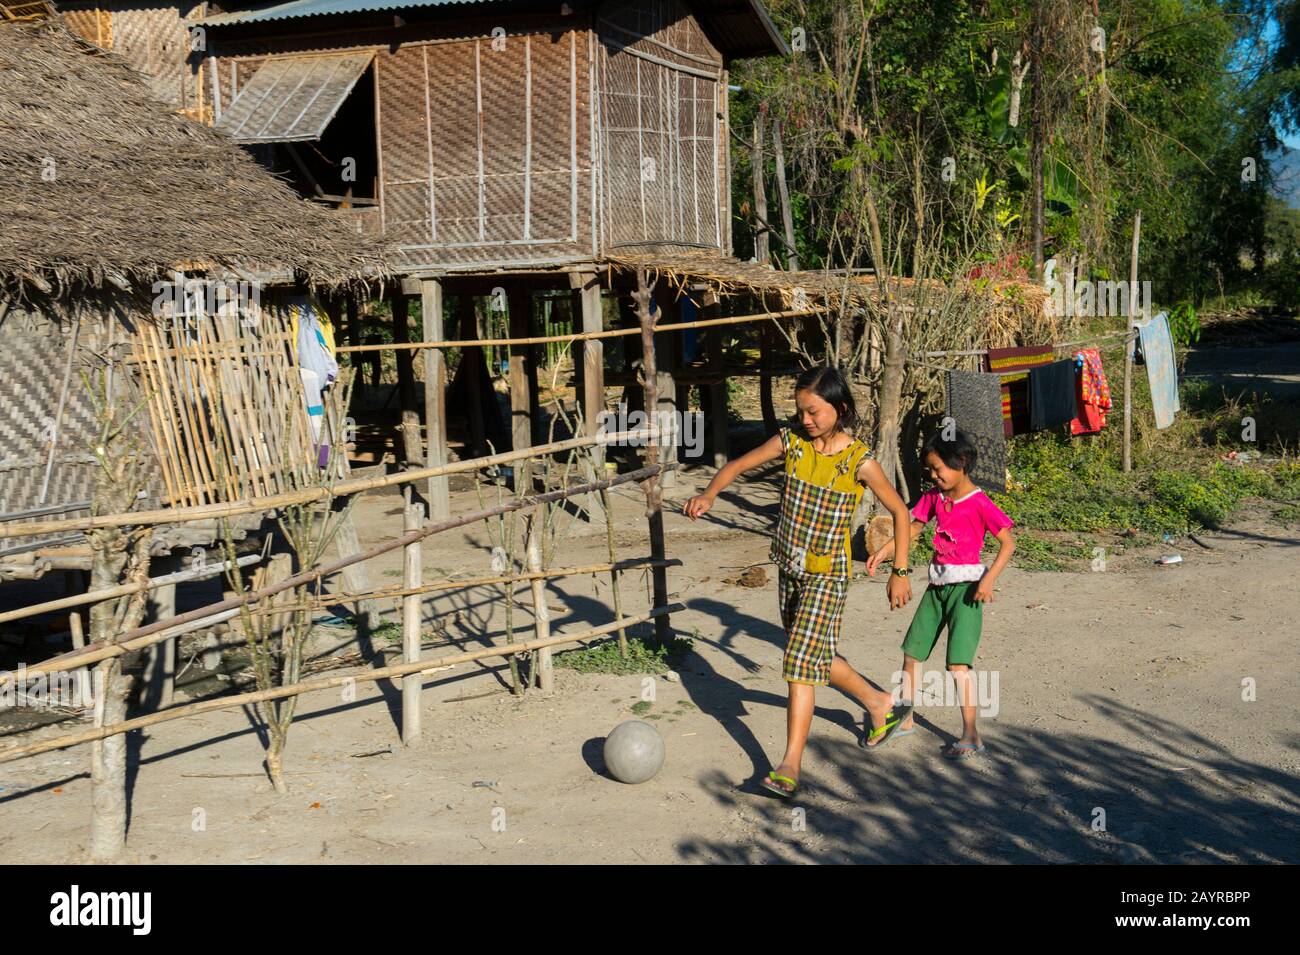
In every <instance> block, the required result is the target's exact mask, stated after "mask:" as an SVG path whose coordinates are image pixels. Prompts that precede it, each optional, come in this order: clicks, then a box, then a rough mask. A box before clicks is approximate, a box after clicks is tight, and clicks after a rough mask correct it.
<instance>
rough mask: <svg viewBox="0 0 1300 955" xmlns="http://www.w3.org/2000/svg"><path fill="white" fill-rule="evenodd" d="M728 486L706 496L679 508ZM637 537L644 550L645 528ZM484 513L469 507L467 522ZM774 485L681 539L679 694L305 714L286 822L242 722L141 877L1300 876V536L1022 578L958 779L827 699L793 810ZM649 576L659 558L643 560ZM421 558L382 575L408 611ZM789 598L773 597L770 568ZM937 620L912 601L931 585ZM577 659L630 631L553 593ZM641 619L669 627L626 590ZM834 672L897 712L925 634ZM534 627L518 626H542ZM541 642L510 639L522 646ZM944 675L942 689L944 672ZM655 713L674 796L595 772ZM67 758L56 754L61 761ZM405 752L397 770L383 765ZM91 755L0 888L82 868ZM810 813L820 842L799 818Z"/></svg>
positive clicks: (194, 781)
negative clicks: (329, 868) (634, 873)
mask: <svg viewBox="0 0 1300 955" xmlns="http://www.w3.org/2000/svg"><path fill="white" fill-rule="evenodd" d="M705 477H707V475H706V474H704V473H703V472H701V473H696V474H691V475H687V476H685V480H684V481H683V482H682V483H681V484H679V486H678V487H677V488H676V489H674V490H673V491H672V492H670V498H671V499H674V500H677V501H680V500H682V499H683V498H684V497H685V496H686V494H687V493H689V492H690V488H691V487H692V486H694V485H695V484H696V483H698V482H702V481H703V480H704V478H705ZM633 493H635V492H630V493H629V494H626V495H623V496H622V497H621V498H620V500H619V504H618V506H619V508H620V509H621V514H620V520H621V521H622V522H623V524H624V526H627V527H629V528H635V527H638V526H639V525H640V524H641V523H642V522H641V521H640V520H639V519H638V515H639V512H640V509H641V504H640V502H639V501H637V500H636V499H635V497H633V496H632V494H633ZM458 497H463V498H464V500H463V501H460V502H459V503H463V504H464V505H465V506H470V503H471V501H472V499H473V498H472V495H458ZM775 501H776V497H775V490H774V488H773V486H772V484H771V483H770V482H768V481H766V480H763V479H761V478H760V479H757V480H755V481H752V482H749V483H747V484H739V485H737V486H736V487H734V488H733V489H732V491H731V492H729V493H728V494H727V495H725V499H724V500H722V501H720V502H719V505H718V506H717V508H716V509H715V511H714V512H712V513H711V514H710V515H709V516H708V519H707V520H702V521H701V522H700V523H698V524H696V525H691V524H690V523H689V522H688V521H686V520H685V519H683V518H681V517H680V516H677V515H674V516H672V517H670V519H669V520H668V534H669V550H670V553H671V555H672V556H675V557H679V558H681V559H682V560H683V563H684V566H683V567H681V568H676V569H674V570H672V571H671V572H670V589H671V590H672V591H673V593H674V594H676V595H677V597H676V599H680V600H683V601H685V602H686V603H687V605H688V608H689V609H688V610H687V612H684V613H680V614H677V615H676V616H674V618H673V623H674V626H675V627H676V628H677V629H678V630H679V631H681V632H684V633H685V634H687V635H691V634H694V635H695V636H694V639H695V652H694V653H692V654H691V655H689V656H688V657H687V658H686V660H685V661H684V662H683V663H682V664H681V668H680V673H679V674H678V678H677V680H676V681H673V680H669V679H665V678H662V677H660V678H651V679H649V680H648V682H643V681H645V679H646V678H643V677H639V676H636V677H620V676H596V675H582V674H577V673H574V672H571V671H566V670H560V671H558V672H557V690H556V692H555V693H554V694H553V695H551V696H549V697H543V696H541V695H540V694H535V693H534V694H530V695H528V696H527V697H526V698H524V699H522V700H516V699H514V698H513V697H511V696H510V695H508V694H507V693H506V692H504V689H503V687H504V677H503V667H501V666H500V665H498V664H495V663H493V664H492V665H490V666H488V665H483V666H461V667H458V668H456V669H455V670H453V671H450V672H446V673H438V674H434V675H432V676H430V677H429V679H428V681H427V683H426V686H427V689H426V692H425V698H426V706H425V713H424V725H425V727H426V730H425V739H424V741H423V743H422V744H421V745H420V746H419V747H417V748H414V749H411V750H408V751H404V750H402V749H401V747H400V744H397V743H396V739H397V727H398V725H399V724H400V718H399V713H398V709H397V707H398V692H397V690H396V689H395V688H394V687H392V686H390V685H388V684H383V685H381V686H375V685H373V684H366V685H362V686H361V687H358V692H357V699H356V700H355V701H353V702H343V701H342V700H341V699H340V697H338V696H336V695H334V694H333V693H332V692H331V693H324V694H317V695H313V696H308V697H304V698H303V704H302V707H301V708H300V711H299V712H300V713H301V716H300V717H299V719H298V722H297V723H296V724H295V726H294V729H293V733H292V737H291V741H290V748H289V752H288V754H287V758H286V766H287V769H288V771H289V772H290V774H291V775H290V777H289V781H290V785H291V787H292V792H291V793H290V794H289V795H287V796H279V797H277V796H276V795H275V794H274V793H273V792H272V791H271V789H270V787H269V785H268V783H267V782H266V780H265V778H264V777H262V776H260V775H257V774H258V771H259V766H260V762H261V758H262V747H261V743H260V742H259V739H258V735H257V732H256V731H255V729H254V728H253V726H252V725H251V724H250V722H249V720H248V718H247V717H246V716H245V715H244V714H243V713H241V712H238V711H236V712H223V713H216V714H208V715H205V716H202V717H199V718H197V719H192V720H185V721H178V722H173V723H168V724H163V725H160V726H157V727H154V728H151V729H150V730H148V731H147V732H146V733H144V734H142V738H138V739H137V738H133V741H132V752H133V754H134V757H135V758H136V759H137V760H138V762H137V764H136V768H135V771H134V773H133V777H132V780H131V783H132V794H133V796H132V804H131V811H132V816H131V832H130V858H132V859H135V860H139V861H145V862H148V861H158V862H314V861H320V862H411V863H415V862H423V863H429V862H439V863H448V862H627V863H636V862H717V861H723V862H766V861H778V860H782V861H858V862H952V861H969V862H1130V863H1133V862H1175V863H1177V862H1216V861H1224V862H1227V861H1231V862H1262V861H1286V862H1296V861H1300V730H1297V724H1296V713H1297V709H1298V707H1297V704H1298V703H1300V681H1298V680H1297V679H1296V673H1297V670H1298V669H1300V642H1298V641H1297V640H1296V632H1295V623H1294V621H1295V620H1297V619H1298V618H1300V595H1298V594H1297V591H1296V586H1295V585H1296V579H1297V573H1296V570H1297V566H1298V564H1297V559H1298V558H1300V533H1297V531H1296V530H1295V529H1291V530H1286V529H1283V528H1278V527H1276V526H1272V525H1270V524H1268V523H1267V522H1265V521H1263V520H1250V519H1246V520H1243V521H1241V522H1239V523H1238V524H1237V525H1235V526H1234V527H1233V528H1232V530H1230V531H1227V532H1223V533H1219V534H1213V535H1209V536H1207V537H1205V538H1204V539H1205V541H1206V543H1208V544H1210V545H1211V546H1212V547H1213V549H1212V550H1206V549H1203V548H1201V547H1198V546H1196V545H1194V544H1191V543H1190V542H1186V541H1182V542H1176V543H1175V545H1174V546H1175V547H1177V548H1178V549H1179V550H1180V552H1181V553H1182V555H1183V557H1184V558H1185V562H1184V563H1183V564H1182V565H1179V566H1173V567H1156V566H1154V565H1153V564H1152V563H1151V558H1152V557H1153V556H1155V555H1154V554H1150V553H1143V554H1135V553H1126V554H1122V555H1112V556H1111V558H1110V560H1109V561H1108V563H1107V566H1106V570H1104V571H1101V572H1090V573H1057V574H1034V573H1027V572H1023V571H1018V570H1015V569H1012V570H1010V571H1009V572H1008V573H1007V574H1005V575H1004V577H1003V580H1002V583H1001V587H1000V591H999V593H998V596H997V600H996V602H995V603H994V604H992V605H991V606H990V607H989V609H988V611H987V616H986V623H985V637H984V640H983V644H982V646H981V649H980V656H979V658H978V660H977V666H979V667H980V668H981V669H982V670H983V671H984V672H985V674H986V676H985V678H984V679H985V681H986V682H985V687H986V688H987V689H988V690H990V691H991V690H992V689H993V688H994V687H996V691H997V692H996V695H994V696H991V697H990V698H989V703H990V705H991V708H996V715H990V716H989V717H988V718H987V719H986V720H985V722H984V735H985V737H986V742H987V743H988V751H987V753H986V754H985V755H984V756H983V757H982V758H979V759H977V760H973V761H970V762H968V763H964V764H959V765H953V764H951V763H949V762H947V761H945V760H943V759H942V758H940V756H939V751H940V749H941V747H942V745H943V744H944V743H945V742H946V741H948V740H950V739H951V738H952V737H953V735H954V733H955V732H956V731H957V730H958V727H959V717H958V715H957V713H956V711H955V710H953V709H952V708H950V707H944V706H941V705H940V706H925V707H923V708H922V709H921V711H920V716H919V727H920V731H919V732H917V733H916V734H915V735H913V736H911V737H909V738H906V739H901V740H897V741H895V742H891V743H890V744H889V745H888V746H887V747H886V748H885V749H883V750H880V751H877V752H871V753H866V752H864V751H863V750H862V749H860V748H859V747H858V744H857V741H858V737H859V736H860V734H861V722H862V712H861V710H860V709H859V708H858V707H857V706H856V705H855V704H853V703H852V701H850V700H847V699H845V698H844V697H842V696H840V695H839V694H837V693H835V692H833V691H829V690H826V691H821V692H820V693H819V697H818V710H817V719H816V721H815V723H814V726H813V736H812V741H811V745H810V749H809V752H808V757H807V759H806V761H805V765H804V777H803V780H804V785H805V791H804V793H803V795H802V797H801V799H800V800H799V802H798V803H797V804H795V805H792V804H790V803H785V802H780V801H776V800H774V799H773V798H771V797H768V796H766V795H764V794H762V792H761V790H759V789H758V788H757V787H756V786H755V785H754V780H755V779H756V777H758V776H760V775H761V774H762V773H765V772H766V771H767V769H768V768H770V766H771V765H772V760H774V759H778V758H779V756H780V750H781V747H782V743H783V739H784V723H785V712H784V684H783V683H782V682H781V678H780V662H781V646H782V639H783V635H782V632H781V630H780V628H779V626H778V615H777V608H776V596H775V581H774V580H773V579H772V576H773V575H772V574H771V573H770V572H769V573H768V580H767V582H766V584H765V585H763V586H762V587H758V588H746V587H740V586H736V585H733V584H729V583H724V581H723V578H727V577H734V576H735V575H736V574H737V573H738V572H739V570H740V569H743V568H744V567H745V566H747V565H750V564H754V563H758V562H761V561H764V560H765V559H766V551H767V537H766V533H767V529H768V528H769V527H770V525H771V521H772V518H773V516H774V508H775ZM399 503H400V499H398V498H396V497H392V496H380V497H370V498H366V499H364V500H363V502H362V503H361V505H360V507H361V512H360V513H361V516H360V519H359V521H358V524H359V526H360V527H361V528H362V531H363V543H367V542H369V541H373V540H378V539H380V538H381V537H384V536H389V535H393V534H396V533H397V532H398V531H399V528H400V524H399V522H400V517H399V516H396V513H395V508H396V506H397V504H399ZM582 530H583V531H585V533H583V532H580V531H576V530H575V531H574V532H572V533H571V534H570V535H569V536H568V537H567V538H566V540H565V542H564V543H563V545H562V547H561V550H560V555H561V556H560V557H559V558H558V562H559V563H562V564H579V563H586V562H589V561H599V560H602V559H603V550H604V541H603V536H602V535H600V534H598V533H593V532H592V529H590V528H583V529H582ZM620 544H621V545H625V547H626V549H627V551H628V552H631V553H644V552H645V551H646V544H645V541H644V539H641V538H639V537H638V536H637V535H635V534H621V535H620ZM400 559H401V558H400V555H398V556H393V555H390V559H389V561H388V563H387V564H380V565H379V566H378V567H377V569H376V573H377V574H378V575H379V582H380V583H386V582H391V580H386V579H385V577H384V571H385V570H387V571H389V574H388V577H390V578H391V577H393V576H394V574H395V572H397V571H398V569H399V568H400ZM488 563H489V557H488V553H487V548H486V541H485V540H484V539H483V537H482V535H481V534H479V533H478V532H477V531H475V532H474V533H471V534H461V533H460V532H458V533H457V535H456V537H455V539H454V540H452V539H451V538H450V535H445V536H444V537H439V538H436V539H435V541H431V542H429V543H428V544H426V549H425V557H424V564H425V568H426V571H427V572H429V573H430V574H432V573H433V571H432V570H430V568H441V569H442V570H443V571H453V570H454V571H458V572H462V573H467V574H468V573H475V574H477V573H486V572H487V567H488ZM769 571H770V568H769ZM918 591H919V587H918ZM550 596H551V599H552V603H553V606H552V611H551V613H552V617H553V618H554V624H553V626H554V628H555V630H556V631H557V632H562V631H565V630H567V631H570V632H573V631H577V630H581V629H584V628H585V627H587V626H589V625H591V624H592V623H600V622H604V621H606V620H608V619H610V616H609V610H608V609H607V607H608V593H607V589H606V585H605V583H604V582H603V581H602V582H595V581H593V580H592V579H590V578H570V579H568V580H565V581H562V582H559V583H558V584H557V585H556V586H554V587H552V588H551V589H550ZM491 598H492V595H491V594H490V593H489V592H487V591H486V590H476V591H472V592H469V593H463V594H459V595H456V596H455V597H443V598H441V599H440V600H438V601H432V600H431V601H430V602H429V603H428V604H427V605H426V610H425V614H426V619H427V620H429V621H430V622H432V620H433V619H434V618H439V619H441V620H442V622H443V623H445V624H446V630H445V632H444V633H443V634H442V635H440V636H437V637H431V638H430V646H429V648H428V649H427V651H426V653H427V654H428V655H429V656H436V655H438V654H440V653H447V652H450V651H452V650H454V649H455V648H456V647H473V646H480V645H484V644H485V643H487V642H495V641H500V640H501V639H502V636H501V628H502V614H501V613H500V611H499V610H494V604H497V603H499V601H495V600H493V599H491ZM625 600H626V603H627V604H628V605H629V611H633V610H636V609H639V608H642V607H644V606H645V604H646V595H645V590H644V585H643V584H641V583H640V582H639V581H637V580H635V579H634V578H629V580H628V583H627V585H626V591H625ZM848 613H849V616H848V618H847V620H846V625H845V638H844V641H843V645H842V647H841V650H842V652H843V653H844V654H845V655H846V656H847V657H848V659H849V661H850V662H851V663H853V664H854V665H855V666H856V667H858V668H859V669H860V670H861V671H863V672H864V673H865V674H867V675H868V676H869V677H871V678H872V679H874V680H876V681H877V682H880V683H884V684H888V683H889V681H890V679H891V677H892V675H893V673H894V671H895V670H896V669H897V668H898V666H899V662H900V657H899V651H898V645H899V642H900V640H901V637H902V633H903V631H904V630H905V629H906V626H907V623H908V621H909V620H910V618H911V608H908V609H907V610H904V611H902V612H895V613H892V614H891V613H889V612H888V611H887V610H886V609H885V600H884V587H883V584H882V583H881V582H878V581H871V580H866V579H861V580H858V581H855V583H854V584H853V586H852V589H851V591H850V599H849V611H848ZM522 616H523V617H524V619H525V623H526V621H527V615H526V614H522ZM517 619H518V618H517ZM932 663H936V664H941V659H940V658H939V656H938V655H937V654H936V656H935V658H934V660H933V661H932ZM646 686H652V687H653V691H654V695H655V701H654V702H653V705H652V706H651V707H650V710H649V713H648V714H647V718H648V719H652V720H653V722H654V724H655V725H656V726H657V727H658V728H659V729H660V731H661V732H662V734H663V736H664V739H665V741H666V744H667V753H668V757H667V763H666V765H665V766H664V768H663V770H662V771H661V772H660V773H659V775H658V776H657V777H655V778H654V779H653V780H651V781H650V782H648V783H645V784H643V785H640V786H626V785H623V784H621V783H618V782H615V781H613V780H612V779H610V778H608V777H607V776H605V775H604V774H603V771H602V769H603V768H602V765H601V760H600V743H601V740H602V738H603V737H604V736H605V734H606V733H607V732H608V731H609V730H610V729H611V728H612V727H614V726H615V725H616V724H618V723H619V722H620V721H622V720H624V719H628V718H630V717H631V715H632V712H631V708H632V707H633V706H634V705H635V704H636V703H638V702H639V701H641V699H642V697H643V693H644V692H645V687H646ZM54 732H56V730H55V729H54V728H48V727H47V728H45V729H42V730H40V731H38V733H39V734H50V733H54ZM389 744H393V748H394V750H396V751H395V752H394V753H393V754H392V755H375V754H376V751H380V750H383V749H386V748H387V747H388V746H389ZM89 762H90V753H89V747H84V746H83V747H80V748H77V749H72V750H66V751H62V752H56V753H51V754H47V755H43V756H40V757H37V758H34V759H31V760H27V761H22V762H16V763H7V764H0V858H4V859H5V860H6V861H8V862H67V861H79V860H80V859H81V858H82V857H83V852H84V847H85V845H86V842H87V826H88V820H89V817H90V785H89V778H88V769H89ZM796 810H802V812H796Z"/></svg>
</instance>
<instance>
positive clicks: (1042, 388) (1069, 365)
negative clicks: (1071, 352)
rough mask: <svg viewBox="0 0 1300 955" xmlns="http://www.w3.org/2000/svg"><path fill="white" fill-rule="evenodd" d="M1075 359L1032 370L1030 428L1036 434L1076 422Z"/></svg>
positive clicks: (1030, 381) (1030, 378)
mask: <svg viewBox="0 0 1300 955" xmlns="http://www.w3.org/2000/svg"><path fill="white" fill-rule="evenodd" d="M1076 392H1077V388H1076V386H1075V372H1074V359H1072V358H1067V359H1065V360H1064V361H1054V362H1052V363H1051V364H1050V365H1042V366H1040V367H1038V368H1031V369H1030V370H1029V426H1030V428H1032V429H1033V430H1034V431H1042V430H1044V429H1045V428H1055V427H1056V426H1057V425H1062V424H1065V423H1067V422H1069V421H1073V420H1074V416H1075V414H1076V413H1077V412H1078V410H1079V409H1078V406H1077V403H1076V400H1075V395H1076Z"/></svg>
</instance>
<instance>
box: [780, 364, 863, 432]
mask: <svg viewBox="0 0 1300 955" xmlns="http://www.w3.org/2000/svg"><path fill="white" fill-rule="evenodd" d="M794 390H795V391H796V392H799V391H811V392H812V393H813V394H815V395H816V396H817V397H818V398H820V399H821V400H822V401H824V402H826V403H827V404H828V405H830V406H831V407H832V408H834V409H835V410H836V411H837V412H839V416H840V420H839V426H840V427H841V428H843V429H844V430H845V431H849V432H852V430H853V429H854V427H856V426H857V423H858V406H857V405H856V404H854V402H853V392H851V391H849V383H848V382H847V381H846V380H845V379H844V376H843V375H842V374H840V371H839V369H838V368H832V367H831V366H830V365H817V366H816V367H814V368H808V369H805V371H804V373H803V374H802V375H800V376H799V380H798V381H796V382H795V383H794Z"/></svg>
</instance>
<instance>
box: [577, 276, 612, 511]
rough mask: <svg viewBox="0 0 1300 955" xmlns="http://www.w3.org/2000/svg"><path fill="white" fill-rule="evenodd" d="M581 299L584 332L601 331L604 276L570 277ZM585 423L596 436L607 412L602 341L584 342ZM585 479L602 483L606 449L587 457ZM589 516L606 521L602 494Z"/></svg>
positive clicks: (593, 499) (593, 498) (592, 501)
mask: <svg viewBox="0 0 1300 955" xmlns="http://www.w3.org/2000/svg"><path fill="white" fill-rule="evenodd" d="M569 280H570V283H571V284H572V285H573V287H574V288H575V289H577V292H578V296H579V298H580V299H581V302H580V305H581V309H582V330H583V332H598V331H601V330H602V326H603V325H604V317H603V313H602V310H601V301H600V277H599V276H598V275H596V273H594V272H577V273H571V274H570V276H569ZM581 394H582V422H583V433H584V434H587V435H594V434H596V433H597V432H598V431H599V430H600V427H601V415H602V414H603V413H604V411H605V346H604V344H603V343H602V342H601V340H600V339H598V338H596V339H590V340H588V341H585V342H583V343H582V391H581ZM583 458H584V469H583V476H584V477H585V478H586V479H587V480H588V481H595V480H599V479H600V478H601V477H603V476H604V472H605V448H604V446H603V445H596V446H594V447H593V448H592V449H591V453H590V454H589V455H583ZM587 497H588V499H587V502H586V505H587V515H588V517H589V518H590V519H591V521H592V522H593V523H594V522H596V521H603V520H604V519H605V514H604V506H603V505H602V503H601V495H599V494H589V495H588V496H587Z"/></svg>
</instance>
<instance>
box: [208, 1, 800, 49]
mask: <svg viewBox="0 0 1300 955" xmlns="http://www.w3.org/2000/svg"><path fill="white" fill-rule="evenodd" d="M485 2H487V0H289V2H288V3H278V4H275V5H273V6H268V7H262V8H260V9H256V10H232V11H230V12H229V13H214V14H213V15H211V16H209V17H206V18H205V19H204V20H203V21H202V22H203V23H205V24H209V25H212V26H222V25H227V24H237V23H267V22H270V21H274V20H292V19H295V18H300V17H323V16H329V15H331V14H346V13H375V12H380V11H383V10H416V9H421V8H424V7H452V6H455V7H467V6H474V5H476V4H479V3H485ZM688 5H689V6H690V7H691V8H692V9H693V10H694V11H695V15H696V16H697V17H698V18H699V20H700V23H701V24H702V25H703V26H704V28H705V30H707V31H708V32H709V34H710V35H711V36H712V38H713V40H714V42H715V43H716V44H718V46H719V49H721V50H722V51H723V52H724V53H726V54H727V55H728V56H731V57H737V56H770V55H771V54H773V53H775V54H778V55H781V56H784V55H786V54H788V53H789V52H790V49H789V47H788V46H786V43H785V40H784V39H783V38H782V37H781V35H780V34H779V33H778V32H777V30H776V27H775V25H774V24H773V23H772V19H771V17H769V16H768V13H767V10H766V9H765V8H764V6H763V3H762V0H709V2H699V3H691V2H689V0H688Z"/></svg>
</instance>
